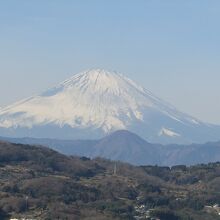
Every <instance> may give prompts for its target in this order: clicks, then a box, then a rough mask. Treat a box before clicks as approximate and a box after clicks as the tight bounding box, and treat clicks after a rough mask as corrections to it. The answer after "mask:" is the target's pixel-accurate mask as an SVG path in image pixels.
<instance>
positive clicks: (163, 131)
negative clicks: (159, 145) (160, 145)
mask: <svg viewBox="0 0 220 220" xmlns="http://www.w3.org/2000/svg"><path fill="white" fill-rule="evenodd" d="M162 135H167V136H169V137H180V136H181V135H180V134H178V133H176V132H174V131H172V130H171V129H167V128H162V129H161V131H160V132H159V136H162Z"/></svg>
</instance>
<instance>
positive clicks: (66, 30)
mask: <svg viewBox="0 0 220 220" xmlns="http://www.w3.org/2000/svg"><path fill="white" fill-rule="evenodd" d="M219 12H220V2H219V1H217V0H214V1H211V2H210V1H209V2H208V1H198V0H195V1H181V3H177V2H175V1H171V0H170V1H169V0H168V1H166V3H165V2H163V1H142V0H140V1H138V2H136V1H123V0H122V1H120V2H118V1H111V2H105V3H104V2H103V1H100V0H99V1H98V0H94V1H92V2H86V1H75V2H72V1H66V2H60V1H49V0H48V1H37V2H33V1H27V0H21V1H13V0H12V1H7V2H6V1H5V2H1V3H0V18H1V19H0V28H1V29H0V30H1V35H0V47H1V52H0V58H1V65H0V79H1V80H0V93H1V94H2V95H1V99H0V107H3V106H6V105H8V104H12V103H13V102H15V101H19V100H20V99H23V98H27V97H29V96H31V95H34V94H38V93H41V92H42V91H44V90H46V89H47V88H49V87H52V86H54V85H56V84H57V83H59V82H61V81H63V80H65V79H66V78H69V77H71V76H72V75H73V74H76V73H78V72H81V71H84V70H86V69H91V68H102V69H106V70H116V71H118V72H120V73H122V74H124V75H125V76H126V77H129V78H131V79H132V80H134V81H136V82H138V83H139V84H141V85H142V86H144V87H145V88H147V89H148V90H150V91H152V92H153V93H154V94H155V95H157V96H159V97H160V98H162V99H164V100H165V101H167V102H169V103H171V104H172V105H174V106H175V107H176V108H178V109H179V110H180V111H183V112H185V113H188V114H190V115H192V116H195V117H197V118H199V119H201V120H203V121H205V122H210V123H215V124H220V117H219V112H220V103H219V102H218V101H219V100H220V87H219V81H220V74H219V70H220V62H219V57H220V44H219V38H220V30H219V29H218V28H217V27H218V24H219V21H220V13H219Z"/></svg>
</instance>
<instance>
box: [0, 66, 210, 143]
mask: <svg viewBox="0 0 220 220" xmlns="http://www.w3.org/2000/svg"><path fill="white" fill-rule="evenodd" d="M166 123H167V124H166ZM47 125H53V126H56V127H59V128H63V127H65V126H69V127H70V128H74V129H78V130H79V131H80V132H81V133H83V130H85V129H88V130H89V131H90V130H98V131H99V132H100V136H103V135H104V134H107V133H110V132H113V131H115V130H121V129H129V130H131V131H133V132H136V133H138V134H139V135H142V136H145V137H146V138H149V139H152V140H153V137H154V136H155V137H156V136H158V133H159V132H162V133H161V134H165V135H166V136H169V137H174V136H175V137H177V136H178V137H179V136H183V135H182V134H181V133H182V132H183V131H184V129H192V128H193V129H196V128H198V127H201V126H206V125H205V124H204V123H202V122H200V121H199V120H197V119H195V118H193V117H191V116H189V115H187V114H184V113H181V112H180V111H178V110H176V109H175V108H174V107H173V106H171V105H170V104H168V103H166V102H164V101H162V100H161V99H159V98H158V97H156V96H154V95H153V94H152V93H151V92H149V91H148V90H146V89H145V88H143V87H142V86H140V85H138V84H137V83H135V82H133V81H132V80H130V79H128V78H126V77H125V76H123V75H121V74H118V73H116V72H109V71H106V70H102V69H93V70H88V71H85V72H82V73H79V74H76V75H74V76H73V77H71V78H70V79H68V80H65V81H64V82H62V83H60V84H59V85H57V86H55V87H53V88H51V89H48V90H47V91H45V92H43V93H41V94H40V95H37V96H33V97H30V98H28V99H24V100H22V101H19V102H17V103H15V104H12V105H10V106H7V107H4V108H2V109H0V129H1V128H2V129H14V134H16V129H20V128H27V129H29V130H30V129H32V128H35V127H44V126H47ZM164 126H166V127H174V128H175V130H174V131H171V130H169V129H167V128H165V127H164ZM74 131H76V130H74ZM38 133H39V132H38ZM4 134H5V133H4ZM0 135H1V132H0ZM23 135H25V134H23ZM72 135H73V136H72V137H73V138H74V137H75V136H74V132H72ZM39 136H41V134H40V133H39ZM61 137H62V136H61ZM63 138H65V137H63ZM85 138H87V136H85ZM88 138H89V137H88Z"/></svg>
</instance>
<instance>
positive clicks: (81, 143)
mask: <svg viewBox="0 0 220 220" xmlns="http://www.w3.org/2000/svg"><path fill="white" fill-rule="evenodd" d="M0 139H2V140H6V141H10V142H13V143H21V144H30V145H44V146H48V147H50V148H52V149H55V150H57V151H59V152H61V153H64V154H67V155H78V156H86V157H90V158H95V157H103V158H108V159H112V160H120V161H124V162H129V163H131V164H134V165H160V166H173V165H179V164H184V165H193V164H201V163H209V162H217V161H220V142H213V143H211V142H210V143H206V144H191V145H177V144H175V145H174V144H171V145H161V144H152V143H149V142H147V141H145V140H144V139H142V138H140V137H139V136H138V135H136V134H134V133H131V132H129V131H126V130H121V131H116V132H114V133H112V134H110V135H107V136H106V137H105V138H102V139H99V140H57V139H37V138H3V137H1V138H0Z"/></svg>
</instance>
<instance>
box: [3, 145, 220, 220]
mask: <svg viewBox="0 0 220 220" xmlns="http://www.w3.org/2000/svg"><path fill="white" fill-rule="evenodd" d="M219 176H220V163H211V164H208V165H196V166H191V167H186V166H175V167H172V168H169V167H157V166H142V167H135V166H132V165H129V164H126V163H121V162H114V161H109V160H105V159H101V158H96V159H93V160H90V159H88V158H86V157H81V158H80V157H68V156H65V155H62V154H60V153H57V152H56V151H53V150H51V149H48V148H45V147H41V146H29V145H21V144H11V143H8V142H0V180H1V181H0V219H9V218H10V217H11V218H17V219H21V218H32V219H70V220H72V219H74V220H78V219H80V220H86V219H87V220H88V219H89V220H93V219H94V220H105V219H109V220H111V219H112V220H113V219H114V220H117V219H126V220H127V219H142V218H143V217H145V216H148V217H149V219H151V218H154V217H157V218H158V219H161V220H163V219H165V220H166V219H169V220H172V219H174V220H176V219H177V220H181V219H183V220H187V219H188V220H191V219H195V220H206V219H207V220H212V219H219V215H218V212H220V209H219V208H218V205H217V204H220V193H219V192H220V177H219Z"/></svg>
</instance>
